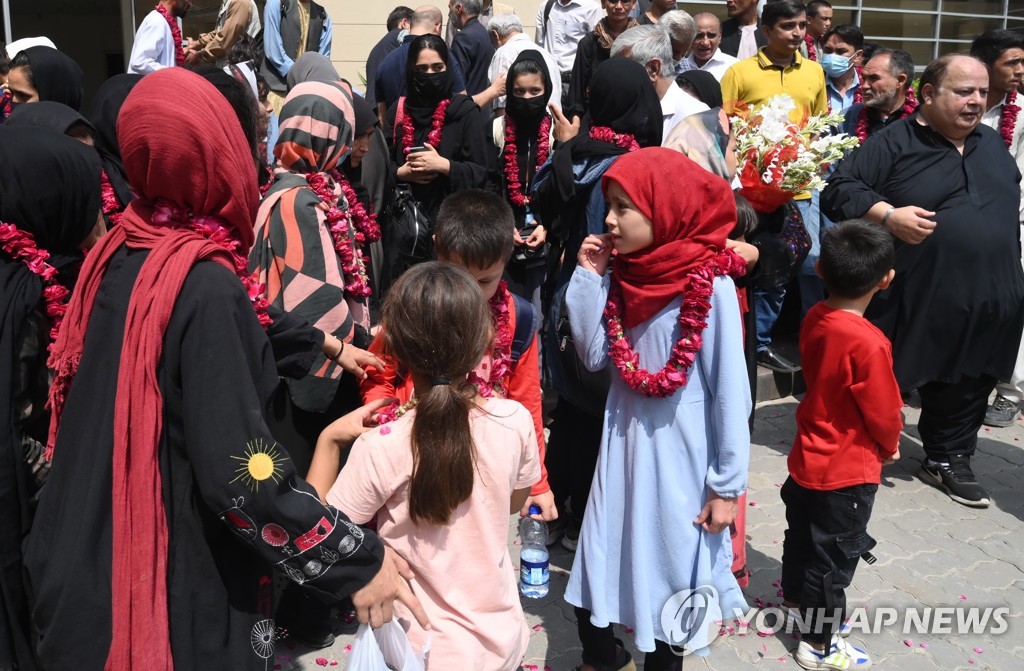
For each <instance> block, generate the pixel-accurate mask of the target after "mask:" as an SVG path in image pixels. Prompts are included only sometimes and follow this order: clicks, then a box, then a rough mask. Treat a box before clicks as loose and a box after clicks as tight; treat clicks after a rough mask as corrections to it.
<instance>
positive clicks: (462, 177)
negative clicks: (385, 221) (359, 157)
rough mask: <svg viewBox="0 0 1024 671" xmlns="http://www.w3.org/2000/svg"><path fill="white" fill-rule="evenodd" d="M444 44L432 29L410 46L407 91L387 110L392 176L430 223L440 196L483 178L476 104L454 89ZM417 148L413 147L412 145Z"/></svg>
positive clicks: (484, 162) (484, 164)
mask: <svg viewBox="0 0 1024 671" xmlns="http://www.w3.org/2000/svg"><path fill="white" fill-rule="evenodd" d="M449 65H450V61H449V58H448V46H447V45H446V44H445V42H444V40H442V39H441V38H439V37H437V36H436V35H422V36H420V37H417V38H416V39H415V40H413V41H412V43H411V44H410V46H409V59H408V61H407V67H406V74H405V90H406V95H405V97H403V98H399V99H398V102H397V103H396V104H395V105H393V106H392V108H391V109H390V110H389V111H388V116H389V118H388V119H387V121H388V122H390V123H388V124H386V125H388V126H391V127H393V128H394V133H393V134H392V137H391V138H390V142H391V148H392V154H393V157H394V159H395V161H394V167H393V168H392V170H394V176H395V179H396V180H397V181H398V182H404V183H407V184H409V185H411V187H412V195H413V197H415V199H416V200H417V201H418V202H419V204H420V208H421V211H422V212H423V213H424V214H425V215H426V217H427V218H428V219H429V220H430V222H431V223H432V222H433V221H434V220H435V219H436V218H437V212H438V210H439V209H440V207H441V201H442V200H444V197H445V196H447V195H448V194H450V193H454V192H455V191H461V190H463V189H473V188H480V187H482V186H484V184H485V183H486V181H487V152H486V150H485V149H484V143H483V142H482V140H483V139H484V137H485V134H484V130H483V128H482V127H481V114H480V108H479V107H477V106H476V103H474V102H473V100H472V99H471V98H469V97H468V96H466V95H463V94H459V95H453V88H454V78H453V76H452V71H451V69H450V68H449ZM413 149H415V151H410V150H413Z"/></svg>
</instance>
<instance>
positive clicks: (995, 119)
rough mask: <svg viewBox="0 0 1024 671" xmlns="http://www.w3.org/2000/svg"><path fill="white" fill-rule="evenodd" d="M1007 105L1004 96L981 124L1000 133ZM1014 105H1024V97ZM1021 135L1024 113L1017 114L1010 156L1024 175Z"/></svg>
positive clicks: (1023, 192)
mask: <svg viewBox="0 0 1024 671" xmlns="http://www.w3.org/2000/svg"><path fill="white" fill-rule="evenodd" d="M1005 104H1006V96H1003V99H1002V100H1001V101H999V104H998V105H993V106H992V107H990V108H989V109H987V110H985V113H984V114H983V115H982V116H981V123H982V124H984V125H986V126H988V127H989V128H991V129H992V130H994V131H995V132H997V133H998V132H999V123H1000V122H1001V121H1002V120H1003V106H1004V105H1005ZM1014 104H1015V105H1017V106H1018V107H1020V106H1022V105H1024V96H1022V95H1020V94H1019V93H1018V94H1017V100H1016V102H1015V103H1014ZM1021 135H1024V111H1021V112H1018V113H1017V122H1016V123H1015V124H1014V126H1013V142H1011V143H1010V155H1011V156H1013V159H1014V160H1015V161H1016V162H1017V169H1018V170H1020V174H1022V175H1024V142H1021ZM1020 220H1021V222H1022V223H1024V181H1022V182H1021V201H1020Z"/></svg>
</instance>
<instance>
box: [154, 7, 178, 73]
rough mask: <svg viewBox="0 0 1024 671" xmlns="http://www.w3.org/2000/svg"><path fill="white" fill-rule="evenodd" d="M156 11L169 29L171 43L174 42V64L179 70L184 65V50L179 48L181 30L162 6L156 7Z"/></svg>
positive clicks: (175, 20) (176, 21)
mask: <svg viewBox="0 0 1024 671" xmlns="http://www.w3.org/2000/svg"><path fill="white" fill-rule="evenodd" d="M156 11H157V12H159V14H160V16H162V17H164V21H166V22H167V25H168V26H170V28H171V41H172V42H174V64H175V65H177V66H178V67H179V68H180V67H182V66H183V65H185V49H183V48H182V46H181V28H180V27H179V26H178V20H177V19H175V18H174V17H173V16H171V13H170V12H168V11H167V9H165V8H164V6H163V5H157V6H156Z"/></svg>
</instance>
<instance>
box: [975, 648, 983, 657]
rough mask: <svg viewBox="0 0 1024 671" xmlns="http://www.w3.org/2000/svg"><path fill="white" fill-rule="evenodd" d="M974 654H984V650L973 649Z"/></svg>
mask: <svg viewBox="0 0 1024 671" xmlns="http://www.w3.org/2000/svg"><path fill="white" fill-rule="evenodd" d="M974 652H976V653H978V654H979V655H980V654H981V653H983V652H985V651H984V650H982V649H981V648H975V649H974Z"/></svg>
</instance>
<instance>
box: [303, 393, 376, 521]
mask: <svg viewBox="0 0 1024 671" xmlns="http://www.w3.org/2000/svg"><path fill="white" fill-rule="evenodd" d="M393 400H394V399H390V398H382V399H378V400H376V401H373V402H371V403H368V404H366V405H364V406H363V407H361V408H359V409H358V410H353V411H352V412H350V413H348V414H347V415H345V416H344V417H341V418H340V419H337V420H335V421H334V422H332V423H331V424H330V425H329V426H328V427H327V428H326V429H324V430H323V431H322V432H321V433H320V437H319V438H317V441H316V451H315V452H313V461H312V462H311V463H310V464H309V472H308V473H306V482H308V483H309V484H311V485H313V489H315V490H316V493H317V494H318V495H319V496H320V500H321V501H323V502H325V503H326V502H327V492H328V491H330V489H331V485H333V484H334V481H335V480H337V479H338V471H340V470H341V452H342V450H344V449H346V448H348V447H349V446H350V445H351V444H352V443H353V442H354V441H355V439H356V438H358V437H359V436H361V435H363V434H364V433H366V432H367V431H369V430H370V428H371V426H370V422H371V417H372V416H373V414H374V413H375V412H377V410H379V409H380V408H383V407H384V406H386V405H388V404H389V403H391V402H392V401H393Z"/></svg>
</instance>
